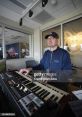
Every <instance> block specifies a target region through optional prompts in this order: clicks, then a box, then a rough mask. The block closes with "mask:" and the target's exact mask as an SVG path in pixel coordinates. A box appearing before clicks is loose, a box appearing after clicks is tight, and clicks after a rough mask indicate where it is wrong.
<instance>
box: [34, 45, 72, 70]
mask: <svg viewBox="0 0 82 117" xmlns="http://www.w3.org/2000/svg"><path fill="white" fill-rule="evenodd" d="M33 69H34V70H44V71H49V72H56V71H61V70H72V65H71V60H70V55H69V53H68V52H67V51H66V50H64V49H62V48H59V47H58V48H57V49H56V50H54V51H50V50H47V51H45V53H44V55H43V58H42V59H41V61H40V64H39V65H38V66H35V67H33Z"/></svg>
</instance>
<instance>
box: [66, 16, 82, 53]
mask: <svg viewBox="0 0 82 117" xmlns="http://www.w3.org/2000/svg"><path fill="white" fill-rule="evenodd" d="M64 48H65V49H67V50H68V51H69V52H70V53H71V54H77V53H80V52H82V18H79V19H77V20H74V21H71V22H68V23H66V24H64Z"/></svg>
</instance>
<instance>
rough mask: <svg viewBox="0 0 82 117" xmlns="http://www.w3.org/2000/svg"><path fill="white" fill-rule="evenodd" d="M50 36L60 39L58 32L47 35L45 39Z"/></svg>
mask: <svg viewBox="0 0 82 117" xmlns="http://www.w3.org/2000/svg"><path fill="white" fill-rule="evenodd" d="M49 36H52V37H54V38H56V39H58V38H59V35H58V34H57V33H56V32H51V33H50V34H48V35H46V36H45V39H47V38H48V37H49Z"/></svg>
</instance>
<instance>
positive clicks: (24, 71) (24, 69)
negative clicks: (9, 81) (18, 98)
mask: <svg viewBox="0 0 82 117" xmlns="http://www.w3.org/2000/svg"><path fill="white" fill-rule="evenodd" d="M31 70H32V68H23V69H20V70H19V73H22V74H24V75H27V74H29V72H30V71H31Z"/></svg>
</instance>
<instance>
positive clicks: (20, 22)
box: [19, 18, 23, 26]
mask: <svg viewBox="0 0 82 117" xmlns="http://www.w3.org/2000/svg"><path fill="white" fill-rule="evenodd" d="M22 24H23V22H22V18H21V19H20V21H19V25H20V26H22Z"/></svg>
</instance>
